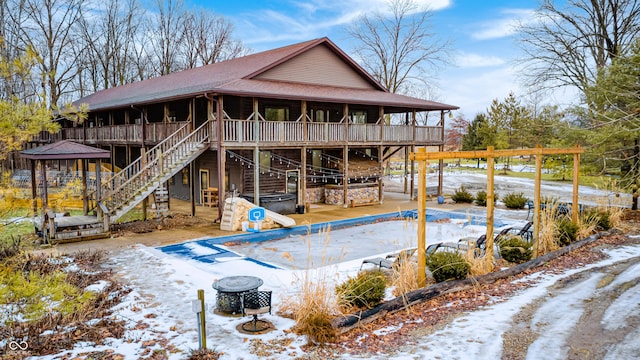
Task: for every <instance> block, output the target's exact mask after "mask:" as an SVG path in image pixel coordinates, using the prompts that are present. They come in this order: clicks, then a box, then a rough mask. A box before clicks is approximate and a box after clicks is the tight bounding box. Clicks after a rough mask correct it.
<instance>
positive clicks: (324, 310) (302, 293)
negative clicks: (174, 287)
mask: <svg viewBox="0 0 640 360" xmlns="http://www.w3.org/2000/svg"><path fill="white" fill-rule="evenodd" d="M329 239H330V230H327V232H326V238H325V251H324V252H323V260H322V261H323V262H324V263H326V261H327V258H326V249H327V245H328V242H329ZM305 243H306V245H307V253H308V257H307V269H306V270H304V271H302V272H301V273H300V276H298V277H295V278H294V281H293V282H294V286H295V287H296V288H297V289H298V291H297V292H296V294H295V295H294V296H293V297H291V298H287V299H284V300H283V302H282V305H281V307H280V312H281V313H282V315H283V316H289V317H291V318H293V319H294V320H295V322H296V325H295V326H294V327H293V330H294V331H295V332H296V333H297V334H301V335H306V336H307V339H308V342H309V344H313V343H328V342H334V341H335V340H336V339H337V336H338V333H337V330H336V329H335V328H333V326H332V325H331V320H332V319H333V318H334V317H335V316H336V315H337V314H338V313H339V307H338V305H337V301H336V297H335V295H334V293H335V287H334V285H333V284H334V281H332V280H331V278H330V274H329V273H328V271H327V270H326V269H327V268H326V267H323V266H320V267H317V268H314V267H313V265H314V264H313V261H312V254H311V239H310V237H309V236H307V238H306V240H305Z"/></svg>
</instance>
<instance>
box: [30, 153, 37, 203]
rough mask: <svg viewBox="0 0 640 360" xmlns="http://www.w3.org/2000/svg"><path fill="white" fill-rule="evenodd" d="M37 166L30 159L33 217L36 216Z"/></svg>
mask: <svg viewBox="0 0 640 360" xmlns="http://www.w3.org/2000/svg"><path fill="white" fill-rule="evenodd" d="M37 166H38V164H37V163H36V161H35V160H33V159H31V199H33V200H32V203H31V205H32V206H33V215H37V214H38V190H37V189H38V185H37V182H38V181H37V180H38V178H37V176H36V167H37Z"/></svg>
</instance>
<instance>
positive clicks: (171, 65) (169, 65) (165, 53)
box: [147, 0, 184, 75]
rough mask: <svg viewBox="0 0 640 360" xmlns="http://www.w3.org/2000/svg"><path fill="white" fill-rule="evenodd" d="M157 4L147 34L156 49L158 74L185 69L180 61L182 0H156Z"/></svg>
mask: <svg viewBox="0 0 640 360" xmlns="http://www.w3.org/2000/svg"><path fill="white" fill-rule="evenodd" d="M156 6H157V9H156V11H157V13H156V15H155V18H154V19H153V20H152V22H151V23H150V26H149V29H148V30H147V36H148V40H149V43H150V44H151V47H152V48H153V51H154V57H155V59H154V68H155V72H156V75H166V74H169V73H172V72H174V71H177V70H181V69H184V65H183V64H181V63H180V61H179V58H180V53H179V50H180V43H181V42H182V33H183V31H182V30H181V29H180V27H181V25H182V23H183V17H184V11H183V10H182V0H156Z"/></svg>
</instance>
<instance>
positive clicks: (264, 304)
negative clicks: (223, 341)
mask: <svg viewBox="0 0 640 360" xmlns="http://www.w3.org/2000/svg"><path fill="white" fill-rule="evenodd" d="M240 308H241V309H242V316H247V315H251V316H253V320H251V321H249V322H246V323H244V324H242V329H243V330H245V331H248V332H258V331H262V330H266V329H267V328H269V326H271V323H269V322H268V321H266V320H261V319H258V315H260V314H266V313H269V314H271V291H249V292H246V293H243V294H242V296H241V297H240ZM258 323H262V324H263V326H262V327H261V328H260V329H259V328H258ZM247 325H253V326H252V327H249V328H247Z"/></svg>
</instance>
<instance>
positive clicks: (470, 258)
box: [462, 246, 494, 276]
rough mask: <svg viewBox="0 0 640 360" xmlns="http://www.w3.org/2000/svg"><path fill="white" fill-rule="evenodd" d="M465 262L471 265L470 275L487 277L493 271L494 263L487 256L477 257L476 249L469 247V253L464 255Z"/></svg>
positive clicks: (466, 252)
mask: <svg viewBox="0 0 640 360" xmlns="http://www.w3.org/2000/svg"><path fill="white" fill-rule="evenodd" d="M462 257H463V258H464V260H465V261H466V262H467V263H469V275H470V276H480V275H485V274H488V273H490V272H491V271H493V267H494V261H493V259H491V258H490V257H489V256H487V255H486V254H484V255H482V256H476V247H475V246H473V247H469V248H468V249H467V251H465V252H464V253H463V254H462Z"/></svg>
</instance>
